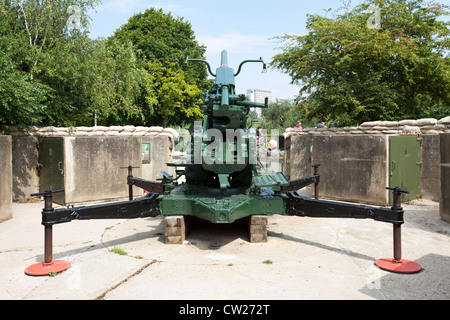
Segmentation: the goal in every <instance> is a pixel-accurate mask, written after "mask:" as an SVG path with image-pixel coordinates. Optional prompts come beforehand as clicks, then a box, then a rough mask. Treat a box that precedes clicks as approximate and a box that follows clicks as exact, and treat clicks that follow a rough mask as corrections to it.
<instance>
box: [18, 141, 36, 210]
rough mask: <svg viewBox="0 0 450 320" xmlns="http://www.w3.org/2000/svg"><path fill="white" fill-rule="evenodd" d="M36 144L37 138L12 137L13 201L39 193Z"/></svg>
mask: <svg viewBox="0 0 450 320" xmlns="http://www.w3.org/2000/svg"><path fill="white" fill-rule="evenodd" d="M38 144H39V139H38V138H37V137H26V136H13V137H12V170H13V201H18V200H23V199H28V198H30V194H32V193H36V192H39V172H38V165H39V164H38V160H39V152H38Z"/></svg>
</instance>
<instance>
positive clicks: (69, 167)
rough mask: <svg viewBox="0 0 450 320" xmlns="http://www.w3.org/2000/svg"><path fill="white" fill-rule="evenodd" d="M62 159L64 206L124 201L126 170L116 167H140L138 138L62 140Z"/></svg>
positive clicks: (66, 138) (135, 172) (139, 171)
mask: <svg viewBox="0 0 450 320" xmlns="http://www.w3.org/2000/svg"><path fill="white" fill-rule="evenodd" d="M64 157H65V158H64V189H65V202H66V204H73V203H79V202H86V201H95V200H107V199H116V198H125V197H127V196H128V185H127V183H126V182H127V175H128V170H127V169H121V168H120V167H126V166H129V165H132V166H139V167H141V138H140V137H65V138H64ZM141 172H142V168H139V169H133V175H134V176H137V177H138V176H140V175H141Z"/></svg>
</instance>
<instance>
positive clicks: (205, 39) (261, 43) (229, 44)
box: [196, 32, 272, 54]
mask: <svg viewBox="0 0 450 320" xmlns="http://www.w3.org/2000/svg"><path fill="white" fill-rule="evenodd" d="M196 39H197V41H198V43H199V44H203V45H205V46H206V48H207V52H208V54H217V53H220V52H221V51H222V50H227V51H228V52H239V53H254V52H262V51H264V52H267V51H268V49H267V48H270V50H271V48H272V43H271V41H270V40H269V39H268V38H267V37H264V36H258V35H252V34H242V33H238V32H230V33H226V34H222V35H219V36H202V35H199V36H196Z"/></svg>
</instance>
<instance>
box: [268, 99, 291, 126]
mask: <svg viewBox="0 0 450 320" xmlns="http://www.w3.org/2000/svg"><path fill="white" fill-rule="evenodd" d="M293 108H294V104H293V102H292V101H291V100H289V99H281V100H280V99H277V100H276V101H275V102H271V103H270V104H269V107H268V108H267V109H262V111H261V118H262V121H261V126H262V127H263V128H264V129H267V130H271V129H277V130H279V132H284V130H285V129H286V128H288V127H293V126H295V124H296V122H297V121H298V119H297V118H294V117H292V112H293Z"/></svg>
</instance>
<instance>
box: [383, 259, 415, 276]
mask: <svg viewBox="0 0 450 320" xmlns="http://www.w3.org/2000/svg"><path fill="white" fill-rule="evenodd" d="M375 264H376V265H377V266H378V267H380V268H381V269H383V270H386V271H391V272H396V273H416V272H419V271H420V270H422V266H421V265H420V264H418V263H417V262H414V261H409V260H404V259H400V260H394V258H389V259H378V260H377V261H375Z"/></svg>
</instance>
